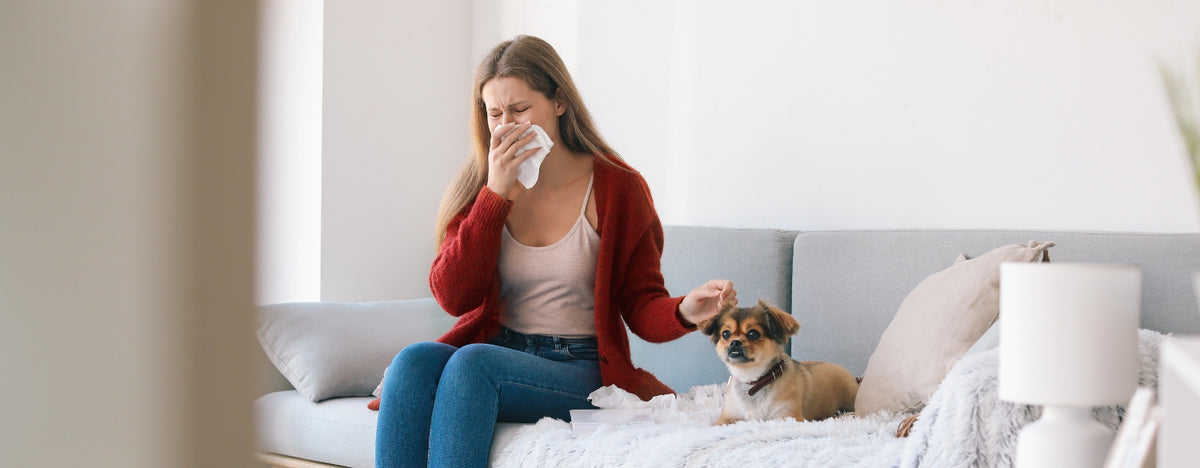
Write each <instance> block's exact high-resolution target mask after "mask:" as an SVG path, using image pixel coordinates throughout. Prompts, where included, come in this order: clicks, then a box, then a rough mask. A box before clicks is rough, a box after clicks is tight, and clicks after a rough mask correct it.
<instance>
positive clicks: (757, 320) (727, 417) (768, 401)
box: [699, 300, 858, 425]
mask: <svg viewBox="0 0 1200 468" xmlns="http://www.w3.org/2000/svg"><path fill="white" fill-rule="evenodd" d="M699 327H700V330H701V331H702V332H703V333H704V334H705V335H708V336H709V337H710V338H712V341H713V345H715V347H716V351H717V356H719V357H720V358H721V361H722V362H724V363H725V366H726V367H728V368H729V374H730V376H729V386H728V387H729V388H728V390H727V391H726V393H725V401H724V403H723V404H722V405H721V416H720V418H719V419H718V420H717V424H718V425H721V424H730V423H734V422H737V421H741V420H751V419H758V420H762V419H778V418H786V417H791V418H795V419H796V420H797V421H804V420H810V421H816V420H821V419H825V418H828V417H831V416H834V415H836V414H838V412H839V411H853V409H854V408H853V407H854V396H855V395H856V394H857V393H858V382H856V381H855V379H854V375H852V374H851V373H850V371H849V370H846V368H845V367H842V366H840V365H837V364H832V363H828V362H816V361H805V362H797V361H796V360H794V359H792V358H791V357H789V356H788V355H787V353H786V352H785V351H784V346H785V344H786V343H787V340H788V337H790V336H792V335H794V334H796V332H797V331H799V330H800V323H799V322H797V321H796V319H795V318H793V317H792V316H791V315H790V314H788V313H787V312H784V311H782V310H780V309H779V308H778V307H774V306H771V305H768V304H767V303H765V302H763V301H761V300H760V301H758V304H757V305H755V306H754V307H744V308H737V307H733V306H725V307H724V308H722V309H721V312H720V313H718V314H717V315H716V316H714V317H713V318H711V319H708V320H706V321H704V322H701V323H700V324H699ZM780 360H782V361H783V373H782V375H779V376H778V377H777V378H776V379H775V381H774V382H771V383H770V384H767V385H766V386H765V387H762V388H761V389H760V390H759V391H758V392H756V393H755V394H754V395H749V391H750V389H751V388H752V387H753V383H754V382H755V381H757V380H759V379H760V378H761V377H763V376H764V375H765V374H766V373H767V372H769V371H770V370H771V368H772V367H773V366H775V364H776V363H778V362H780Z"/></svg>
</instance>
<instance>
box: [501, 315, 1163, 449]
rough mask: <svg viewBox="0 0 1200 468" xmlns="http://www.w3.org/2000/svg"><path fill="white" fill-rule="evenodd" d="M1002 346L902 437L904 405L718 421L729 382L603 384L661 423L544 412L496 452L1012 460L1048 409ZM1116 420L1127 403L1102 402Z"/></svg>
mask: <svg viewBox="0 0 1200 468" xmlns="http://www.w3.org/2000/svg"><path fill="white" fill-rule="evenodd" d="M1161 337H1162V335H1161V334H1159V333H1157V332H1153V331H1149V330H1142V331H1141V332H1140V339H1141V355H1142V373H1141V379H1140V380H1141V384H1142V385H1146V386H1155V384H1156V375H1157V369H1158V365H1157V360H1158V345H1159V341H1160V339H1161ZM996 360H997V353H996V351H995V350H991V351H984V352H979V353H975V354H972V355H969V356H967V357H965V358H963V359H962V360H960V361H959V363H958V364H956V365H955V367H954V368H953V369H952V370H951V371H950V373H949V374H948V375H947V376H946V378H945V380H943V381H942V384H941V385H940V386H939V387H938V390H937V392H935V393H934V395H933V397H932V398H931V399H930V401H929V404H928V405H926V407H925V409H924V410H922V411H921V415H920V418H919V419H918V421H917V423H916V424H915V425H914V426H913V431H912V435H911V436H910V437H909V438H906V439H900V438H896V437H895V432H896V428H897V426H898V425H899V423H900V421H901V420H902V419H904V417H905V416H906V415H904V414H894V413H887V412H881V413H875V414H868V415H846V416H842V417H839V418H834V419H829V420H825V421H816V422H797V421H794V420H791V419H787V420H775V421H743V422H739V423H737V424H732V425H728V426H712V425H711V423H712V421H715V420H716V418H717V415H718V413H719V411H720V406H721V397H722V394H723V392H724V384H717V385H708V386H703V387H695V388H693V389H692V390H691V391H690V392H688V393H686V394H681V395H664V396H660V397H657V398H655V399H653V400H651V401H649V402H643V401H641V400H639V399H637V398H636V397H634V396H632V395H630V394H628V393H625V392H624V391H622V390H620V389H617V388H616V387H611V386H610V387H604V388H601V389H599V390H597V391H596V392H594V393H593V394H592V395H591V399H592V402H593V404H595V405H596V406H598V407H600V408H646V409H649V410H650V412H651V415H652V416H653V418H654V420H655V423H654V424H640V425H637V424H630V425H605V426H601V427H600V429H598V430H597V431H596V432H593V433H591V434H587V435H581V436H575V435H574V434H573V433H572V431H571V425H570V424H569V423H567V422H564V421H561V420H556V419H549V418H546V419H543V420H541V421H539V422H538V423H537V424H534V425H532V426H528V427H524V428H522V429H520V430H519V431H520V432H518V434H517V435H516V436H515V437H514V439H513V440H512V441H511V443H510V444H509V445H508V446H506V447H505V449H504V451H503V452H502V453H501V454H500V456H499V458H498V459H497V460H496V466H499V467H647V468H668V467H707V466H742V465H743V464H747V463H749V464H751V465H758V464H763V465H765V466H801V467H804V466H812V467H897V466H904V467H913V466H935V467H941V466H947V467H949V466H953V467H965V466H988V467H1006V466H1012V458H1013V455H1014V454H1015V449H1016V438H1017V433H1018V431H1019V429H1020V428H1021V427H1022V426H1023V425H1024V424H1025V423H1026V422H1029V421H1031V420H1033V419H1036V418H1037V417H1038V416H1040V413H1041V411H1040V409H1039V408H1033V407H1029V406H1026V405H1016V404H1012V403H1008V402H1003V401H999V400H998V399H997V397H996ZM1093 412H1094V414H1095V415H1096V416H1097V418H1099V419H1100V421H1101V422H1104V423H1105V424H1108V425H1109V426H1110V427H1114V428H1115V427H1116V426H1117V423H1118V421H1119V416H1120V414H1121V412H1122V409H1121V408H1119V407H1115V406H1111V407H1103V408H1096V409H1095V410H1094V411H1093Z"/></svg>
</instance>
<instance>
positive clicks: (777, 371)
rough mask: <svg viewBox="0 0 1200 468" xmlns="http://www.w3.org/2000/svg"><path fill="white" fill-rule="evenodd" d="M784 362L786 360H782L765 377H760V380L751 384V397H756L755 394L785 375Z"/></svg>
mask: <svg viewBox="0 0 1200 468" xmlns="http://www.w3.org/2000/svg"><path fill="white" fill-rule="evenodd" d="M783 362H784V360H783V359H780V360H779V361H778V362H776V363H775V365H774V366H772V367H771V370H769V371H767V373H766V374H763V376H762V377H759V378H758V380H755V381H753V382H750V385H751V387H750V392H749V393H750V396H754V394H755V393H758V391H759V390H762V389H763V387H766V386H767V385H770V384H771V382H774V381H775V379H777V378H779V377H780V376H782V375H783Z"/></svg>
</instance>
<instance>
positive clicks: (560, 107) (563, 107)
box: [550, 88, 567, 117]
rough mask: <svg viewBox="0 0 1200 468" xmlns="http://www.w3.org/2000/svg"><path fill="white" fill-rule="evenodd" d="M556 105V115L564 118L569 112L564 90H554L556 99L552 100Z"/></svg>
mask: <svg viewBox="0 0 1200 468" xmlns="http://www.w3.org/2000/svg"><path fill="white" fill-rule="evenodd" d="M550 101H551V102H553V103H554V115H555V116H558V117H562V115H563V114H565V113H566V112H567V100H566V99H563V97H562V88H558V89H556V90H554V99H551V100H550Z"/></svg>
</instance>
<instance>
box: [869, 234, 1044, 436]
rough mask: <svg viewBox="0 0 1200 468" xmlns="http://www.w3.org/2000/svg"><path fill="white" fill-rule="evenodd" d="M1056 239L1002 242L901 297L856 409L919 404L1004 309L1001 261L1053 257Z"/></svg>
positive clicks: (908, 408) (961, 258) (961, 257)
mask: <svg viewBox="0 0 1200 468" xmlns="http://www.w3.org/2000/svg"><path fill="white" fill-rule="evenodd" d="M1052 246H1054V243H1053V242H1045V243H1043V242H1037V241H1030V242H1029V243H1028V244H1012V245H1006V246H1003V247H1000V248H997V249H995V250H993V251H991V252H988V253H986V254H983V255H980V256H979V257H976V258H973V259H969V260H968V259H967V258H966V256H964V255H959V257H958V260H957V261H955V262H954V265H952V266H951V267H949V268H947V269H945V270H942V271H939V272H937V273H934V274H933V275H930V276H929V277H928V278H925V280H924V281H921V283H920V284H918V285H917V287H916V288H914V289H913V290H912V292H910V293H908V297H906V298H905V299H904V302H902V303H901V304H900V308H899V309H898V310H897V311H896V316H895V317H893V318H892V323H891V324H889V325H888V327H887V329H886V330H884V332H883V336H882V337H880V339H879V346H877V347H876V348H875V352H874V353H872V354H871V359H870V360H869V361H867V370H866V372H864V373H863V380H862V385H861V386H859V388H858V397H857V399H856V400H855V402H854V409H855V411H856V412H858V413H862V414H866V413H872V412H875V411H880V410H891V411H898V412H911V411H919V410H920V409H921V408H922V407H924V405H925V403H926V402H928V401H929V397H930V396H932V395H933V391H934V390H936V389H937V386H938V384H940V383H941V382H942V378H944V377H945V376H946V373H947V372H949V371H950V368H951V367H952V366H954V363H955V362H957V361H958V359H959V358H961V357H962V356H963V354H964V353H966V351H967V349H969V348H970V347H971V346H972V345H973V344H975V341H976V340H978V339H979V337H980V336H982V335H983V333H984V332H986V331H987V330H988V328H989V327H991V326H992V324H993V323H994V322H995V321H996V318H997V317H998V316H999V313H1000V264H1001V263H1004V262H1033V261H1037V260H1038V259H1041V261H1044V262H1045V261H1050V257H1049V255H1048V254H1047V253H1046V249H1048V248H1050V247H1052Z"/></svg>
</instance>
